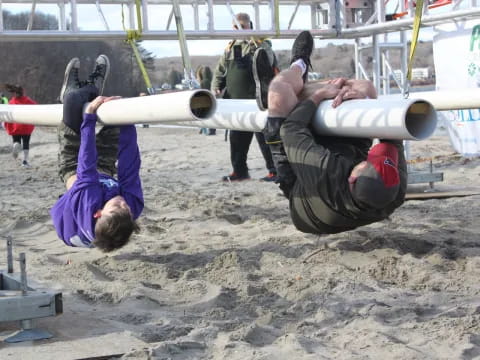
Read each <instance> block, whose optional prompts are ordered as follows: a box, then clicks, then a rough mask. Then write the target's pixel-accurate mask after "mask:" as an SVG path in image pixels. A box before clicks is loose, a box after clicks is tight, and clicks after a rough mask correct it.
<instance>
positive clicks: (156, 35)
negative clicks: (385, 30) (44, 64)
mask: <svg viewBox="0 0 480 360" xmlns="http://www.w3.org/2000/svg"><path fill="white" fill-rule="evenodd" d="M299 32H300V30H282V39H295V38H296V37H297V35H298V34H299ZM311 32H312V34H313V35H314V36H316V37H318V38H321V39H334V38H336V37H337V32H336V31H335V30H312V31H311ZM184 33H185V37H186V38H187V39H188V40H214V39H245V38H249V37H251V36H258V37H268V38H278V34H277V33H276V32H275V31H272V30H255V31H242V32H239V31H232V30H222V31H212V32H210V31H196V30H186V31H185V32H184ZM125 38H126V35H125V32H124V31H101V30H99V31H87V30H85V31H83V30H82V31H59V30H32V31H23V30H22V31H19V30H7V31H0V41H91V40H125ZM142 40H176V41H178V34H177V32H176V31H171V30H148V31H144V32H142Z"/></svg>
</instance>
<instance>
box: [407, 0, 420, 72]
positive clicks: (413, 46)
mask: <svg viewBox="0 0 480 360" xmlns="http://www.w3.org/2000/svg"><path fill="white" fill-rule="evenodd" d="M422 14H423V0H417V7H416V9H415V18H414V20H413V32H412V42H411V44H410V55H409V57H408V68H407V80H408V81H410V80H412V66H413V56H414V55H415V50H416V49H417V41H418V34H419V32H420V23H421V21H422Z"/></svg>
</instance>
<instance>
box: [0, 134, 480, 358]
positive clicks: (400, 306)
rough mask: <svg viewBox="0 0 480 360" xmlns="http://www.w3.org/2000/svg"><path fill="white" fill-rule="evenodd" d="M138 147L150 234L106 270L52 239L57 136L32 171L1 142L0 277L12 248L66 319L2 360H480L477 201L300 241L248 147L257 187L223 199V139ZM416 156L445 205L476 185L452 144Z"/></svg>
mask: <svg viewBox="0 0 480 360" xmlns="http://www.w3.org/2000/svg"><path fill="white" fill-rule="evenodd" d="M138 131H139V143H140V147H141V152H142V157H143V164H142V179H143V183H144V192H145V200H146V207H145V211H144V213H143V215H142V217H141V221H140V224H141V226H142V229H143V230H142V232H141V234H139V235H137V236H136V237H135V238H134V239H133V240H132V241H131V243H130V244H129V245H127V246H126V247H125V248H123V249H121V250H120V251H118V252H115V253H112V254H109V255H105V254H103V253H101V252H99V251H97V250H88V249H77V248H70V247H67V246H65V245H64V244H63V243H62V242H61V241H60V240H58V238H57V237H56V234H55V231H54V229H53V226H52V222H51V220H50V218H49V214H48V210H49V208H50V207H51V206H52V205H53V203H54V202H55V200H56V198H57V197H58V196H59V195H60V194H61V193H62V191H63V188H62V186H63V185H62V184H61V182H60V181H59V179H58V177H57V175H56V152H57V143H56V136H55V132H54V130H53V129H51V128H37V129H36V131H35V132H34V135H33V139H32V144H33V145H32V149H31V163H32V168H30V169H24V168H22V167H20V166H19V163H18V162H17V161H14V160H13V159H12V156H11V154H10V146H11V144H10V138H9V137H7V136H6V134H5V133H4V132H3V131H1V132H0V164H1V169H0V194H1V202H0V219H1V220H0V269H6V251H5V249H6V246H5V241H4V237H5V236H6V235H11V236H12V237H13V239H14V253H15V258H16V259H18V254H19V253H20V252H25V253H26V256H27V272H28V275H29V279H30V281H31V282H32V283H33V282H35V284H36V285H35V286H38V287H39V288H40V287H45V288H48V289H53V290H56V291H61V292H62V294H63V304H64V312H63V314H61V315H59V316H56V317H50V318H44V319H39V320H36V321H35V325H36V327H38V328H41V329H43V330H47V331H49V332H51V333H52V334H53V338H52V339H50V340H42V341H35V342H24V343H17V344H9V343H6V342H4V341H1V340H3V339H5V338H7V337H8V336H10V335H12V334H14V333H15V331H17V330H18V329H19V324H18V323H17V322H3V323H0V359H8V360H10V359H21V360H24V359H36V360H47V359H48V360H50V359H63V360H67V359H85V358H97V359H100V358H101V359H110V358H120V357H122V358H125V359H232V360H235V359H239V360H240V359H479V358H480V322H479V320H480V284H479V281H478V279H479V278H480V241H479V240H480V239H479V238H480V235H479V232H480V221H478V218H479V217H480V206H479V200H480V195H474V196H467V197H452V198H446V199H430V200H410V201H408V202H406V203H405V204H404V205H403V206H402V207H401V208H400V209H398V210H397V211H396V212H395V213H394V214H393V216H392V217H391V219H389V220H386V221H383V222H381V223H377V224H372V225H370V226H366V227H362V228H359V229H357V230H355V231H350V232H346V233H342V234H337V235H330V236H313V235H306V234H302V233H300V232H298V231H297V230H296V229H295V228H294V227H293V225H292V224H291V221H290V218H289V213H288V203H287V200H285V199H284V198H283V197H282V196H281V195H280V193H279V191H278V190H277V188H276V186H275V185H274V184H271V183H264V182H261V181H259V180H258V179H259V178H260V177H262V176H264V175H265V174H266V170H265V168H264V164H263V159H262V157H261V154H260V151H259V149H258V145H257V144H256V143H255V140H254V142H253V144H252V147H251V151H250V157H249V159H250V160H249V165H250V168H251V175H252V178H253V179H252V180H250V181H246V182H242V183H235V184H226V183H222V182H221V181H220V178H221V176H222V175H226V174H227V173H229V172H230V165H229V150H228V149H229V147H228V143H226V142H225V141H224V136H223V134H224V131H223V130H220V131H218V135H217V136H204V135H199V134H198V130H197V129H165V128H148V129H144V128H139V130H138ZM411 152H412V156H413V157H422V158H429V157H434V162H433V165H434V171H435V172H441V173H443V174H444V177H445V180H444V181H443V182H442V183H437V184H436V185H435V186H436V188H437V189H442V187H443V189H448V190H454V191H456V190H461V189H472V188H473V187H475V186H476V185H478V183H479V180H480V176H479V175H480V159H479V158H473V159H465V158H463V157H461V156H459V155H458V154H455V153H454V151H453V149H452V148H451V147H450V144H449V142H448V139H447V137H446V136H444V135H436V136H434V137H432V138H431V139H429V140H426V141H422V142H415V143H411ZM427 165H428V163H426V162H420V163H418V164H417V165H416V167H417V168H420V169H421V168H422V167H423V168H427V167H428V166H427ZM422 186H423V185H420V186H417V187H415V190H416V191H420V190H422V189H423V188H422ZM477 190H478V188H477ZM15 269H16V271H18V263H17V262H16V263H15Z"/></svg>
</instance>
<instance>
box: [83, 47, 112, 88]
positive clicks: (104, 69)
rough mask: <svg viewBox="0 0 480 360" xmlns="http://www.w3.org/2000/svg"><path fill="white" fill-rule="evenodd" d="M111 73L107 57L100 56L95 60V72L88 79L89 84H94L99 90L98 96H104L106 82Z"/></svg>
mask: <svg viewBox="0 0 480 360" xmlns="http://www.w3.org/2000/svg"><path fill="white" fill-rule="evenodd" d="M109 73H110V60H108V57H107V55H99V56H98V57H97V59H96V60H95V67H94V68H93V72H92V73H91V74H90V76H89V77H88V82H87V83H88V84H93V85H95V87H96V88H97V89H98V95H102V94H103V90H104V88H105V80H107V77H108V74H109Z"/></svg>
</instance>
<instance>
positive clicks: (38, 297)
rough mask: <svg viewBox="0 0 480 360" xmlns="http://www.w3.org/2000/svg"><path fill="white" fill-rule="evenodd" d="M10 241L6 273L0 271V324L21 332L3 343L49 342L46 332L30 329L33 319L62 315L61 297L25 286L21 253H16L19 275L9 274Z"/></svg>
mask: <svg viewBox="0 0 480 360" xmlns="http://www.w3.org/2000/svg"><path fill="white" fill-rule="evenodd" d="M12 246H13V245H12V238H11V237H10V236H8V237H7V271H3V270H0V322H2V321H17V320H19V321H20V325H21V328H22V330H21V331H19V332H18V333H17V334H15V335H13V336H10V337H8V338H6V339H5V342H8V343H15V342H22V341H32V340H41V339H49V338H51V337H52V336H53V335H52V334H50V333H49V332H48V331H45V330H42V329H36V328H34V327H33V319H36V318H43V317H49V316H56V315H59V314H61V313H63V302H62V293H60V292H56V291H50V290H47V289H34V288H33V287H31V286H29V285H28V284H27V273H26V258H25V253H20V274H18V273H14V271H13V254H12Z"/></svg>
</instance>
